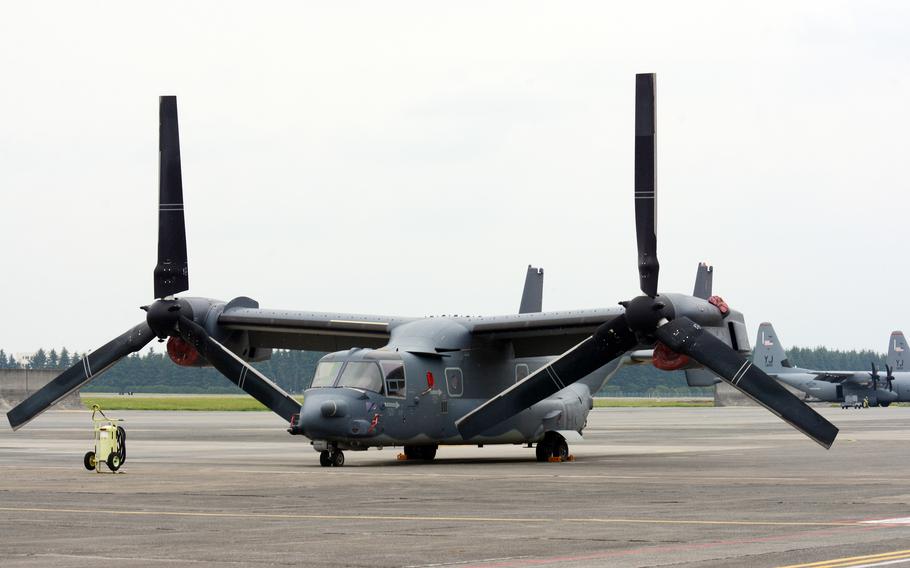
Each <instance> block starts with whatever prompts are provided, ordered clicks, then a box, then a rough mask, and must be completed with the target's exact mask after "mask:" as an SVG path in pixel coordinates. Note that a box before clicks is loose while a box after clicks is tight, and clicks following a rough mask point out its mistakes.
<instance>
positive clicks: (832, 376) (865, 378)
mask: <svg viewBox="0 0 910 568" xmlns="http://www.w3.org/2000/svg"><path fill="white" fill-rule="evenodd" d="M813 374H814V375H815V380H818V381H825V382H827V383H868V382H869V380H870V379H869V375H868V373H860V372H856V373H853V372H847V373H838V372H831V371H818V372H815V373H813Z"/></svg>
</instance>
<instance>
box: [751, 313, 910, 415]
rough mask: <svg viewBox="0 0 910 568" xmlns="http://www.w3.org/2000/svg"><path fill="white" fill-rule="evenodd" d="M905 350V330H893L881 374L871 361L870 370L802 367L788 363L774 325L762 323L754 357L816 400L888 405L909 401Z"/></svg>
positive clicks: (773, 374)
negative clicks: (883, 371) (826, 369)
mask: <svg viewBox="0 0 910 568" xmlns="http://www.w3.org/2000/svg"><path fill="white" fill-rule="evenodd" d="M904 353H908V355H910V352H908V346H907V340H906V338H905V337H904V333H903V332H901V331H894V332H892V333H891V337H890V338H889V340H888V358H887V360H886V363H885V376H884V377H882V376H881V374H880V373H879V370H878V369H876V368H875V363H874V362H873V363H871V372H870V371H817V370H813V369H803V368H800V367H794V366H793V365H792V364H791V363H790V361H789V360H788V359H787V353H786V352H785V351H784V347H783V345H782V344H781V342H780V337H779V336H778V335H777V332H775V331H774V327H773V326H772V325H771V324H770V323H769V322H764V323H762V324H761V325H760V326H759V327H758V336H757V337H756V339H755V351H754V354H755V356H754V360H755V364H756V365H759V366H760V367H761V368H762V369H763V370H764V371H765V372H766V373H768V375H770V376H771V377H774V378H775V379H777V380H778V381H780V382H782V383H784V384H787V385H790V386H791V387H793V388H795V389H798V390H801V391H803V392H804V393H806V395H807V396H811V397H814V398H816V399H818V400H823V401H825V402H839V403H840V405H841V408H862V407H863V406H864V404H865V405H868V406H882V407H887V406H890V405H891V403H892V402H910V372H907V371H906V370H905V366H904V361H905V357H906V356H905V355H904ZM895 369H897V371H896V372H895Z"/></svg>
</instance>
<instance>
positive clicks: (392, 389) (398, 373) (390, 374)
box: [379, 361, 406, 398]
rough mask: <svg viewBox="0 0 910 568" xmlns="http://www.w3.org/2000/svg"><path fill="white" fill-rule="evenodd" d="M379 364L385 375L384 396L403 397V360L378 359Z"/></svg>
mask: <svg viewBox="0 0 910 568" xmlns="http://www.w3.org/2000/svg"><path fill="white" fill-rule="evenodd" d="M379 366H380V367H382V373H383V374H384V375H385V392H386V396H394V397H398V398H404V396H405V394H406V393H405V382H404V361H380V362H379Z"/></svg>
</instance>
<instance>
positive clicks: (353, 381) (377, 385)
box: [338, 361, 382, 392]
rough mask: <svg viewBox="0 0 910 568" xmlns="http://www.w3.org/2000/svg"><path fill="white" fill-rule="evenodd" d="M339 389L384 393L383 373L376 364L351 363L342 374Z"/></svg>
mask: <svg viewBox="0 0 910 568" xmlns="http://www.w3.org/2000/svg"><path fill="white" fill-rule="evenodd" d="M338 386H339V387H349V388H353V389H363V390H368V391H373V392H382V373H381V372H380V371H379V365H377V364H376V363H375V362H372V361H370V362H363V361H351V362H349V363H348V364H347V365H345V367H344V370H343V371H342V372H341V379H339V381H338Z"/></svg>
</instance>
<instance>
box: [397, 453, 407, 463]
mask: <svg viewBox="0 0 910 568" xmlns="http://www.w3.org/2000/svg"><path fill="white" fill-rule="evenodd" d="M398 461H400V462H403V461H408V456H406V455H404V454H403V453H401V454H398Z"/></svg>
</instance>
